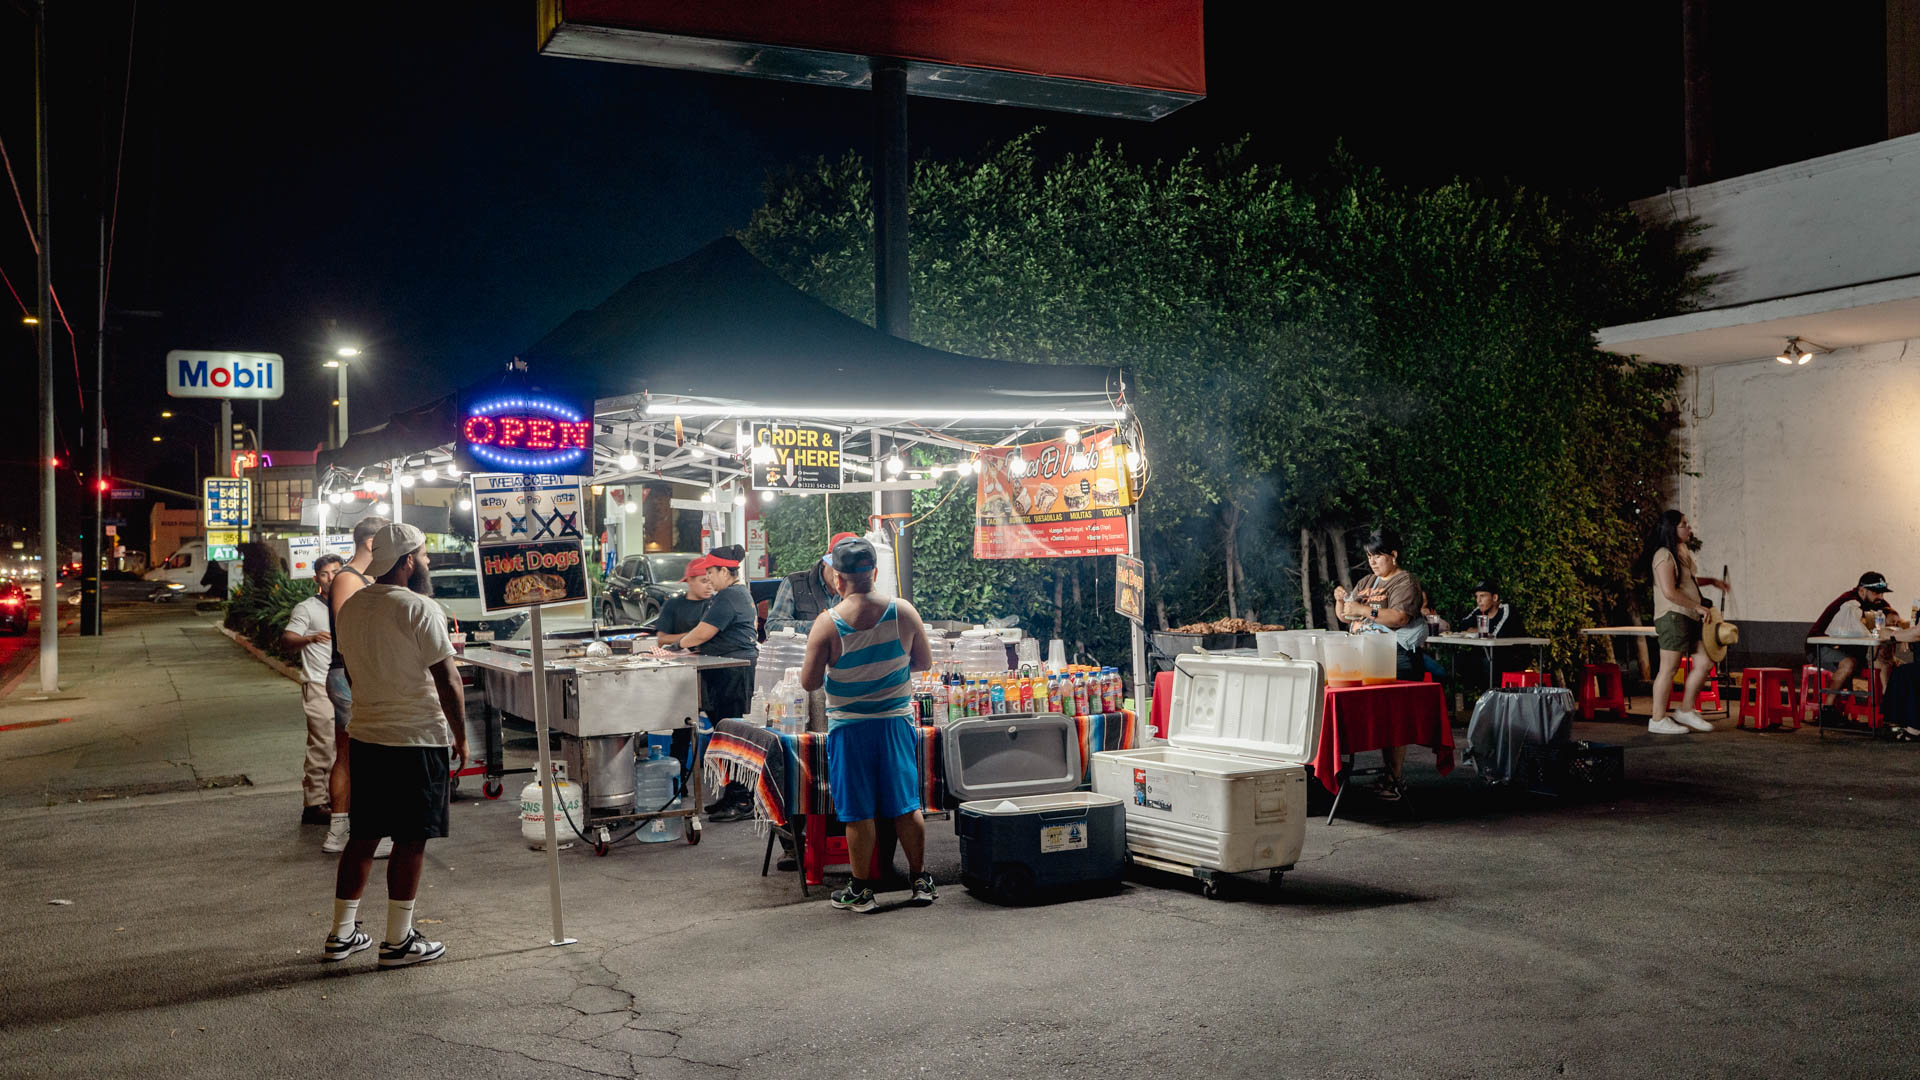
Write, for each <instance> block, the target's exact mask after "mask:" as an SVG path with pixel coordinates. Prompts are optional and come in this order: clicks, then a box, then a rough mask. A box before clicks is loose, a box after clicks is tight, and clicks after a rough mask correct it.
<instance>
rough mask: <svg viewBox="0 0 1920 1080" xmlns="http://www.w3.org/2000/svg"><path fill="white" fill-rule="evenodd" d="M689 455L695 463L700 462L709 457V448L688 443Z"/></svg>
mask: <svg viewBox="0 0 1920 1080" xmlns="http://www.w3.org/2000/svg"><path fill="white" fill-rule="evenodd" d="M687 453H688V454H689V455H691V456H692V457H693V459H694V460H695V461H698V460H700V459H701V458H703V457H706V456H707V448H706V447H704V446H701V445H700V444H699V443H688V444H687Z"/></svg>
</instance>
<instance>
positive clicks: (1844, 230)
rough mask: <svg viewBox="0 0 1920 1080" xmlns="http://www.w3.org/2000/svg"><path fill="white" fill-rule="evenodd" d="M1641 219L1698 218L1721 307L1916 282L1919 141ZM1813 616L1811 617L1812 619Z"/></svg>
mask: <svg viewBox="0 0 1920 1080" xmlns="http://www.w3.org/2000/svg"><path fill="white" fill-rule="evenodd" d="M1633 208H1634V210H1635V211H1636V212H1637V213H1639V214H1640V215H1641V216H1642V217H1643V218H1649V219H1654V220H1666V219H1673V218H1689V217H1694V218H1698V219H1699V220H1700V221H1701V223H1702V224H1704V225H1707V226H1708V229H1707V231H1706V232H1705V233H1704V234H1703V235H1702V236H1701V237H1700V241H1699V242H1700V243H1702V244H1704V245H1705V246H1707V247H1708V248H1710V249H1711V250H1712V253H1713V254H1712V258H1711V259H1710V260H1709V261H1708V262H1707V264H1706V266H1705V270H1706V272H1708V273H1713V274H1719V275H1721V280H1720V281H1719V283H1718V284H1717V285H1716V286H1715V287H1714V291H1713V296H1712V298H1711V299H1710V300H1709V301H1708V303H1707V304H1706V306H1708V307H1729V306H1733V305H1736V304H1744V303H1748V302H1750V301H1754V300H1766V299H1772V298H1775V297H1782V296H1795V295H1798V294H1800V293H1807V292H1816V291H1819V290H1823V289H1833V288H1839V287H1841V286H1845V285H1858V284H1862V283H1865V282H1869V281H1879V280H1881V279H1883V278H1892V277H1904V276H1906V275H1910V274H1916V273H1920V135H1907V136H1903V137H1901V138H1898V139H1889V140H1887V141H1885V142H1879V143H1874V144H1873V145H1871V146H1863V147H1859V148H1857V149H1853V150H1845V151H1842V152H1840V153H1837V154H1829V155H1827V156H1825V157H1818V158H1812V159H1809V160H1807V161H1797V162H1794V163H1793V164H1791V165H1783V166H1781V167H1780V168H1777V169H1769V170H1767V171H1766V172H1759V173H1749V174H1747V175H1745V176H1736V177H1732V178H1730V179H1727V180H1721V181H1716V182H1715V183H1711V184H1703V185H1701V186H1699V187H1693V188H1681V189H1679V190H1676V191H1671V192H1668V193H1667V194H1665V195H1656V196H1653V197H1652V198H1648V199H1641V200H1639V201H1637V202H1635V203H1634V204H1633ZM1815 614H1819V612H1818V611H1816V612H1815Z"/></svg>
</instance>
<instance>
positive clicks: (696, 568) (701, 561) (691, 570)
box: [680, 555, 713, 581]
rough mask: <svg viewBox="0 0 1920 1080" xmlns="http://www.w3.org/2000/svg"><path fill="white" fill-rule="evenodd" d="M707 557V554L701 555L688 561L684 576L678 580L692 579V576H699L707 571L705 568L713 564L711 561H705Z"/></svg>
mask: <svg viewBox="0 0 1920 1080" xmlns="http://www.w3.org/2000/svg"><path fill="white" fill-rule="evenodd" d="M707 558H708V557H707V556H705V555H702V556H700V557H699V558H697V559H695V560H693V561H692V562H690V563H688V564H687V573H686V576H685V577H682V578H681V579H680V580H681V581H692V580H693V579H694V578H697V577H700V576H701V575H703V574H705V573H706V572H707V568H708V567H710V566H712V565H713V564H712V563H711V562H708V561H707Z"/></svg>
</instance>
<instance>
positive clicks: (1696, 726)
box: [1668, 709, 1713, 731]
mask: <svg viewBox="0 0 1920 1080" xmlns="http://www.w3.org/2000/svg"><path fill="white" fill-rule="evenodd" d="M1668 715H1670V716H1672V717H1673V718H1674V719H1675V720H1678V721H1680V722H1681V723H1683V724H1685V725H1687V726H1688V727H1689V728H1692V729H1693V730H1695V731H1712V730H1713V725H1712V724H1709V723H1707V722H1706V721H1705V720H1703V719H1701V717H1700V714H1699V713H1697V712H1689V711H1687V710H1685V709H1682V710H1680V711H1679V712H1676V713H1669V714H1668Z"/></svg>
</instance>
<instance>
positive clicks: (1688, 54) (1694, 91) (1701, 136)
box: [1680, 0, 1714, 187]
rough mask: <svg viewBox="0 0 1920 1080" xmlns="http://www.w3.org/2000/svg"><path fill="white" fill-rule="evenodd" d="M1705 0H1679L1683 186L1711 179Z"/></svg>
mask: <svg viewBox="0 0 1920 1080" xmlns="http://www.w3.org/2000/svg"><path fill="white" fill-rule="evenodd" d="M1711 32H1712V31H1711V29H1710V18H1709V16H1708V14H1707V0H1680V66H1681V73H1682V74H1681V77H1682V80H1683V83H1682V98H1683V109H1684V114H1683V116H1684V122H1683V129H1684V138H1685V140H1686V162H1687V186H1688V187H1694V186H1697V185H1699V184H1704V183H1706V182H1707V181H1709V180H1712V179H1713V143H1714V139H1713V70H1712V67H1711V64H1710V62H1709V60H1708V34H1710V33H1711Z"/></svg>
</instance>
